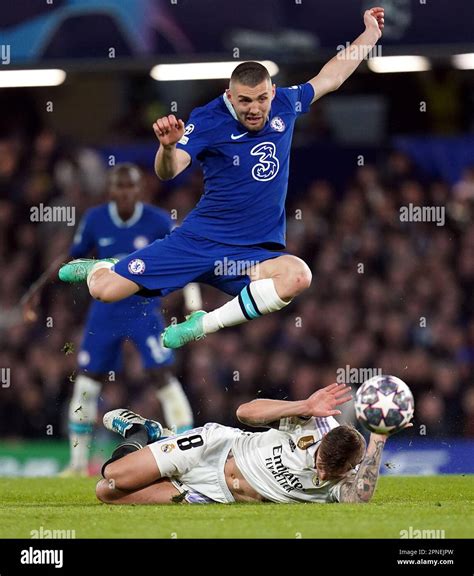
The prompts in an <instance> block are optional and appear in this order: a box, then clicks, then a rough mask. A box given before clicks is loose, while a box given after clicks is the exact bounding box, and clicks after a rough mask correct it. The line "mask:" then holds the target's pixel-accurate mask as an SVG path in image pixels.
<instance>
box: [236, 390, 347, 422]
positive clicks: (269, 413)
mask: <svg viewBox="0 0 474 576" xmlns="http://www.w3.org/2000/svg"><path fill="white" fill-rule="evenodd" d="M350 400H351V395H350V388H349V386H346V385H345V384H330V385H329V386H326V387H325V388H322V389H321V390H317V391H316V392H314V393H313V394H311V396H310V397H309V398H307V399H306V400H297V401H288V400H266V399H257V400H252V402H247V403H246V404H241V405H240V406H239V407H238V409H237V418H238V419H239V420H240V422H242V423H243V424H247V425H248V426H267V425H270V424H271V423H273V422H277V421H278V420H280V419H281V418H288V417H292V416H298V417H302V418H308V417H311V416H316V417H327V416H336V415H338V414H340V413H341V412H340V410H338V409H337V407H338V406H340V405H341V404H344V403H346V402H349V401H350Z"/></svg>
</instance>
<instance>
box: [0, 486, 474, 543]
mask: <svg viewBox="0 0 474 576" xmlns="http://www.w3.org/2000/svg"><path fill="white" fill-rule="evenodd" d="M95 483H96V479H93V478H86V479H63V478H32V479H29V478H3V479H0V494H1V498H0V502H1V504H0V517H1V518H2V522H1V523H0V537H1V538H31V531H32V530H41V529H42V530H74V531H75V537H76V538H400V531H401V530H409V529H410V527H412V529H413V530H418V529H419V530H444V531H445V537H446V538H474V476H433V477H431V476H430V477H428V476H423V477H383V478H381V479H380V481H379V485H378V488H377V492H376V495H375V498H374V500H373V501H372V502H371V503H370V504H365V505H364V504H362V505H353V504H232V505H225V504H213V505H187V504H172V505H161V506H107V505H105V504H102V503H100V502H99V501H98V500H96V498H95V494H94V487H95Z"/></svg>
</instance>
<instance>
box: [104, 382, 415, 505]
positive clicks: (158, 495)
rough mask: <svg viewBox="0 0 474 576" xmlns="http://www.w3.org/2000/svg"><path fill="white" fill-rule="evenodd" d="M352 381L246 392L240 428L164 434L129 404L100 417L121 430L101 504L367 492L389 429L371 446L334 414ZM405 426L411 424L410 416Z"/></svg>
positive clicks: (354, 496)
mask: <svg viewBox="0 0 474 576" xmlns="http://www.w3.org/2000/svg"><path fill="white" fill-rule="evenodd" d="M350 400H351V397H350V395H349V387H348V386H346V385H345V384H340V385H338V384H331V385H329V386H327V387H325V388H322V389H320V390H317V391H316V392H314V393H313V394H312V395H311V396H310V397H309V398H308V399H306V400H301V401H294V402H291V401H284V400H263V399H259V400H253V401H252V402H248V403H246V404H242V405H241V406H239V408H238V409H237V417H238V418H239V420H240V421H241V422H242V423H244V424H247V425H249V426H257V427H264V426H268V427H270V428H271V429H270V430H268V431H265V432H244V431H243V430H240V429H238V428H231V427H228V426H222V425H220V424H216V423H209V424H206V425H204V426H203V427H201V428H195V429H193V430H190V431H188V432H186V433H184V434H178V435H175V436H169V437H163V436H164V431H163V428H162V427H161V425H160V424H159V423H157V422H153V421H151V420H145V419H143V418H141V417H140V416H138V415H137V414H134V413H133V412H130V411H128V410H124V409H120V410H114V411H112V412H108V413H107V414H106V415H105V416H104V425H105V426H106V428H108V429H109V430H113V431H115V432H118V433H119V434H121V435H122V436H124V438H125V440H124V441H123V442H121V444H120V445H119V446H118V447H117V448H116V450H115V451H114V453H113V455H112V458H111V459H110V460H109V461H107V462H106V463H105V464H104V466H103V468H102V473H103V476H104V479H103V480H101V481H100V482H99V483H98V485H97V489H96V494H97V497H98V498H99V499H100V500H101V501H102V502H105V503H107V504H169V503H172V502H181V501H184V502H189V503H213V502H220V503H232V502H262V501H263V502H280V503H292V502H316V503H325V502H368V501H369V500H370V499H371V498H372V496H373V494H374V491H375V486H376V483H377V478H378V474H379V467H380V461H381V457H382V451H383V447H384V445H385V442H386V440H387V436H385V435H381V434H371V436H370V441H369V446H368V448H367V449H366V443H365V440H364V438H363V436H362V435H361V434H360V433H359V432H358V431H357V430H355V429H354V428H352V427H350V426H345V425H342V426H340V425H339V424H338V423H337V421H336V420H335V418H334V416H335V415H338V414H340V411H339V410H338V409H337V407H338V406H340V405H341V404H344V403H346V402H349V401H350ZM408 426H411V424H408Z"/></svg>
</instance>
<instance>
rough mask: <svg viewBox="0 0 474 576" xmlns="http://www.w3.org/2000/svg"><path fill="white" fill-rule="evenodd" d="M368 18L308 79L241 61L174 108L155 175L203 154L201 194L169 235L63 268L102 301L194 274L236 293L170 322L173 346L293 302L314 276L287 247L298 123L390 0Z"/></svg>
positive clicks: (379, 25)
mask: <svg viewBox="0 0 474 576" xmlns="http://www.w3.org/2000/svg"><path fill="white" fill-rule="evenodd" d="M364 23H365V31H364V32H363V33H362V34H361V35H360V36H359V37H358V38H357V39H356V40H355V41H354V42H353V43H352V44H351V45H350V46H348V47H347V48H346V50H344V51H342V52H340V53H339V54H338V55H337V56H335V57H334V58H332V59H331V60H330V61H329V62H328V63H327V64H326V65H325V66H324V67H323V68H322V69H321V71H320V73H319V74H318V75H317V76H315V77H314V78H312V79H311V80H310V81H309V82H307V83H305V84H300V85H297V86H292V87H290V88H276V86H275V85H274V84H272V82H271V78H270V76H269V74H268V71H267V69H266V68H265V67H264V66H262V65H261V64H259V63H256V62H244V63H242V64H239V65H238V66H237V67H236V69H235V70H234V71H233V73H232V76H231V78H230V83H229V88H228V89H227V90H226V91H225V93H224V94H223V95H221V96H219V97H218V98H216V99H214V100H212V101H211V102H210V103H209V104H207V105H206V106H203V107H201V108H197V109H195V110H194V111H193V112H192V114H191V116H190V118H189V120H188V123H187V125H186V126H185V125H184V123H183V121H182V120H180V119H179V120H178V119H176V117H175V116H173V115H170V116H167V117H164V118H161V119H159V120H157V122H156V123H155V124H154V126H153V128H154V131H155V134H156V136H157V138H158V139H159V141H160V147H159V149H158V152H157V155H156V160H155V171H156V173H157V175H158V177H159V178H160V179H162V180H169V179H172V178H175V177H176V176H177V175H178V174H180V173H181V172H183V170H185V169H186V168H187V167H188V166H189V165H190V164H191V163H192V162H194V161H198V162H199V163H200V164H201V166H202V168H203V173H204V194H203V196H202V197H201V200H200V201H199V203H198V204H197V206H196V207H195V209H194V210H193V211H192V212H191V213H190V214H189V215H188V217H187V218H186V219H185V220H184V222H183V224H182V225H181V226H180V227H179V228H176V229H175V230H174V231H173V232H172V233H171V234H170V235H169V236H167V237H166V238H164V239H162V240H158V241H155V242H154V243H153V244H151V245H149V246H147V247H145V248H142V249H140V250H137V251H136V252H134V253H133V254H130V255H129V256H127V257H126V258H123V259H121V260H120V261H119V262H116V263H114V262H104V261H101V262H94V261H83V260H80V261H73V262H70V263H69V264H66V265H65V266H64V267H63V268H62V269H61V270H60V278H61V279H63V280H65V281H69V282H77V281H83V280H87V283H88V286H89V291H90V293H91V295H92V296H93V297H94V298H96V299H98V300H101V301H103V302H115V301H118V300H121V299H123V298H126V297H128V296H130V295H132V294H141V295H166V294H169V293H170V292H173V291H174V290H178V289H180V288H182V287H183V286H185V285H186V284H188V283H189V282H203V283H206V284H210V285H211V286H214V287H216V288H219V289H220V290H222V291H224V292H226V293H228V294H230V295H232V296H234V299H233V300H230V301H229V302H227V303H226V304H224V305H223V306H221V307H220V308H218V309H216V310H213V311H212V312H204V311H202V310H200V311H196V312H194V313H193V314H191V315H190V316H189V317H188V318H187V319H186V321H185V322H182V323H181V324H176V325H171V326H169V327H168V328H166V330H165V331H164V333H163V334H162V339H163V345H164V346H165V347H166V348H179V347H180V346H182V345H184V344H186V343H187V342H190V341H192V340H197V339H200V338H202V337H203V336H205V335H206V334H209V333H212V332H216V331H217V330H220V329H221V328H224V327H226V326H234V325H237V324H241V323H243V322H246V321H248V320H252V319H254V318H258V317H259V316H262V315H263V314H268V313H270V312H274V311H277V310H280V309H281V308H283V307H285V306H287V305H288V304H289V303H290V302H291V300H292V299H293V298H294V297H295V296H297V295H298V294H300V293H301V292H302V291H303V290H305V289H306V288H308V287H309V285H310V283H311V272H310V270H309V268H308V266H307V265H306V264H305V262H303V261H302V260H301V259H300V258H297V257H296V256H292V255H290V254H286V253H284V252H282V250H283V249H284V247H285V199H286V192H287V185H288V176H289V157H290V147H291V139H292V134H293V129H294V124H295V121H296V119H297V118H298V116H299V115H300V114H303V113H305V112H307V111H308V110H309V108H310V105H311V104H312V103H313V102H315V101H316V100H318V99H319V98H321V97H322V96H324V95H325V94H327V93H329V92H332V91H334V90H336V89H338V88H339V86H340V85H341V84H342V83H343V82H344V81H345V80H346V79H347V78H348V77H349V76H350V75H351V74H352V73H353V72H354V70H355V69H356V68H357V66H358V65H359V64H360V62H361V61H362V60H363V59H364V58H365V57H366V56H367V54H368V52H369V51H370V50H371V49H372V48H373V46H375V44H376V43H377V41H378V40H379V38H380V37H381V34H382V29H383V26H384V11H383V8H372V9H371V10H367V11H366V12H365V13H364Z"/></svg>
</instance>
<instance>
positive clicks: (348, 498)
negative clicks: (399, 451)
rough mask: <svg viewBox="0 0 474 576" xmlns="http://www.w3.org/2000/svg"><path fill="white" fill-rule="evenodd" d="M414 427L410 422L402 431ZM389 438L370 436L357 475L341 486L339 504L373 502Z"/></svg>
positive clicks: (382, 435)
mask: <svg viewBox="0 0 474 576" xmlns="http://www.w3.org/2000/svg"><path fill="white" fill-rule="evenodd" d="M412 426H413V424H411V422H409V423H408V424H405V426H403V428H401V430H404V429H406V428H411V427H412ZM388 437H389V435H388V434H374V433H372V434H371V435H370V439H369V446H368V447H367V452H366V453H365V456H364V459H363V460H362V462H361V463H360V465H359V469H358V470H357V474H356V475H355V476H353V477H352V478H348V479H347V480H345V481H344V482H343V484H342V486H341V492H340V498H339V502H348V503H352V504H357V503H363V502H369V501H370V500H371V498H372V496H373V495H374V492H375V487H376V486H377V480H378V478H379V471H380V461H381V459H382V452H383V449H384V446H385V442H386V441H387V438H388Z"/></svg>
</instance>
